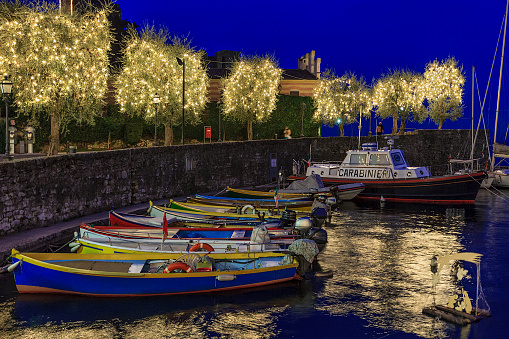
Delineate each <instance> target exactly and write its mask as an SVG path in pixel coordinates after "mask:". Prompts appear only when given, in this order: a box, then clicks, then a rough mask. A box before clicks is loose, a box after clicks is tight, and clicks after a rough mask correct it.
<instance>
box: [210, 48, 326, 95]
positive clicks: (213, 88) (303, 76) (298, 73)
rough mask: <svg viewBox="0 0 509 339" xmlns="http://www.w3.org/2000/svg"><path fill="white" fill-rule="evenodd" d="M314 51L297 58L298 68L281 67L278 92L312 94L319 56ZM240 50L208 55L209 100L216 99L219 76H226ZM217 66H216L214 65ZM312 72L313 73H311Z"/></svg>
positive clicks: (318, 69) (318, 75)
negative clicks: (316, 57) (281, 72)
mask: <svg viewBox="0 0 509 339" xmlns="http://www.w3.org/2000/svg"><path fill="white" fill-rule="evenodd" d="M314 55H315V51H311V53H307V54H306V55H305V56H304V57H301V58H299V63H298V65H299V68H298V69H283V74H282V76H281V77H282V79H281V83H280V86H279V93H280V94H284V95H292V96H312V95H313V89H314V88H315V85H316V82H317V81H318V79H319V77H320V58H318V59H314ZM239 56H240V52H233V51H220V52H217V53H215V54H214V57H209V58H208V62H209V67H208V69H207V73H208V75H209V79H210V83H209V87H208V95H209V99H210V101H218V100H219V97H220V92H221V84H220V82H221V78H225V77H227V76H228V73H229V69H228V67H230V66H231V63H232V62H233V61H235V60H238V58H239ZM216 66H217V67H216ZM313 72H314V73H313Z"/></svg>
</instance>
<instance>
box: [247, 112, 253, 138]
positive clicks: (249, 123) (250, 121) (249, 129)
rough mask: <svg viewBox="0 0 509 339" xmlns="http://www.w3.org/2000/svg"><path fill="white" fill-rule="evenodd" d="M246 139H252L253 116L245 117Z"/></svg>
mask: <svg viewBox="0 0 509 339" xmlns="http://www.w3.org/2000/svg"><path fill="white" fill-rule="evenodd" d="M247 140H253V117H252V116H250V117H249V118H248V119H247Z"/></svg>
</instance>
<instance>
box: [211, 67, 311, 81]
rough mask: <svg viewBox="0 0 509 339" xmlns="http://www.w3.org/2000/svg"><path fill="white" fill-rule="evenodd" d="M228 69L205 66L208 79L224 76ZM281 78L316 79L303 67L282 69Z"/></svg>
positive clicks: (228, 71) (226, 74)
mask: <svg viewBox="0 0 509 339" xmlns="http://www.w3.org/2000/svg"><path fill="white" fill-rule="evenodd" d="M229 73H230V70H229V69H227V68H207V74H208V76H209V78H210V79H221V78H226V77H227V76H228V74H229ZM282 78H283V80H317V77H315V76H314V75H313V74H311V73H310V72H309V71H308V70H305V69H284V70H283V74H282Z"/></svg>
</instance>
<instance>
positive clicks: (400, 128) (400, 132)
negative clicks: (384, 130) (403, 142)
mask: <svg viewBox="0 0 509 339" xmlns="http://www.w3.org/2000/svg"><path fill="white" fill-rule="evenodd" d="M405 130H406V120H405V119H401V126H400V127H399V134H400V135H403V134H405Z"/></svg>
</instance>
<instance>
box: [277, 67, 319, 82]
mask: <svg viewBox="0 0 509 339" xmlns="http://www.w3.org/2000/svg"><path fill="white" fill-rule="evenodd" d="M282 77H283V79H284V80H317V77H315V76H314V75H313V74H311V73H310V72H309V71H308V70H306V69H284V70H283V75H282Z"/></svg>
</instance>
